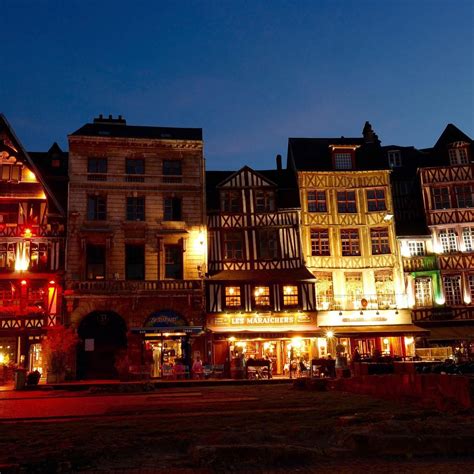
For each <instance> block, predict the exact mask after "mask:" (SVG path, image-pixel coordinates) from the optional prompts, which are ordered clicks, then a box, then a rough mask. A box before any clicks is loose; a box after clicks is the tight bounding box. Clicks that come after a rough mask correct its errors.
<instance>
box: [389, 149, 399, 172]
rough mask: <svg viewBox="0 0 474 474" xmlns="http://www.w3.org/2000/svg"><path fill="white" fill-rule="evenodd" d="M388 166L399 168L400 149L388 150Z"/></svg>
mask: <svg viewBox="0 0 474 474" xmlns="http://www.w3.org/2000/svg"><path fill="white" fill-rule="evenodd" d="M388 166H390V168H400V166H402V155H401V153H400V150H390V151H389V152H388Z"/></svg>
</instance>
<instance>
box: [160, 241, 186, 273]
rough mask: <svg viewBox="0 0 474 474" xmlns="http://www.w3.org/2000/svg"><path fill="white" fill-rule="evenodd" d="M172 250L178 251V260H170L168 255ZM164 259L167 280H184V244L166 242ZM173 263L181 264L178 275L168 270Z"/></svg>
mask: <svg viewBox="0 0 474 474" xmlns="http://www.w3.org/2000/svg"><path fill="white" fill-rule="evenodd" d="M170 250H174V251H176V255H178V261H177V262H176V261H173V263H171V262H169V261H168V257H169V255H170V252H169V251H170ZM163 254H164V255H163V260H164V262H163V263H164V265H163V267H164V277H165V279H167V280H182V279H183V278H184V258H183V246H182V245H181V244H165V245H164V249H163ZM172 265H176V266H177V265H179V268H178V270H179V272H178V276H176V275H175V274H173V275H170V274H169V273H168V270H169V269H170V268H171V267H170V266H172Z"/></svg>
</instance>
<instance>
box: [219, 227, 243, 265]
mask: <svg viewBox="0 0 474 474" xmlns="http://www.w3.org/2000/svg"><path fill="white" fill-rule="evenodd" d="M237 236H238V237H239V239H237V238H233V239H232V238H229V237H237ZM231 242H234V243H236V242H238V243H239V244H240V249H239V248H238V246H235V245H234V244H232V245H230V247H229V246H228V244H229V243H231ZM222 251H223V259H224V260H226V261H229V262H233V261H235V262H241V261H243V260H244V236H243V233H242V232H241V231H235V230H233V231H224V232H223V235H222ZM229 251H230V252H229ZM239 253H240V257H239V256H238V254H239ZM230 255H231V256H230Z"/></svg>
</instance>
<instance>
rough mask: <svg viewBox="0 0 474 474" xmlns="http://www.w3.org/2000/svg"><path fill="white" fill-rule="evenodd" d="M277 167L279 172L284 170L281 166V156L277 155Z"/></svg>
mask: <svg viewBox="0 0 474 474" xmlns="http://www.w3.org/2000/svg"><path fill="white" fill-rule="evenodd" d="M276 165H277V170H278V171H281V170H282V166H281V155H277V156H276Z"/></svg>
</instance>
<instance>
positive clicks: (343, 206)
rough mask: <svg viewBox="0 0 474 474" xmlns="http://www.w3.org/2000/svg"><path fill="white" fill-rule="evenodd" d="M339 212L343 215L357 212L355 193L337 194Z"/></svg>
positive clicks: (342, 192) (341, 192)
mask: <svg viewBox="0 0 474 474" xmlns="http://www.w3.org/2000/svg"><path fill="white" fill-rule="evenodd" d="M337 212H339V213H341V214H344V213H354V212H357V204H356V194H355V191H338V192H337Z"/></svg>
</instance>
